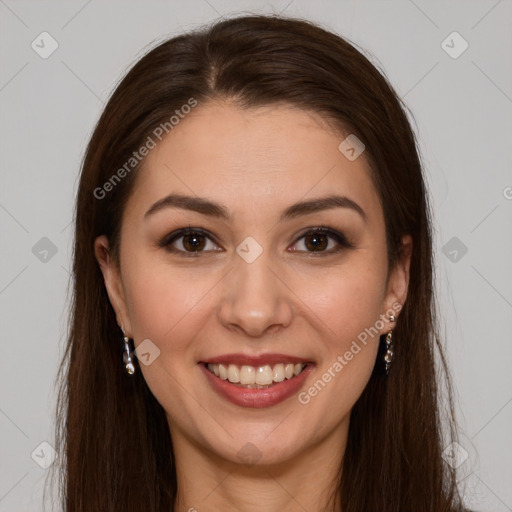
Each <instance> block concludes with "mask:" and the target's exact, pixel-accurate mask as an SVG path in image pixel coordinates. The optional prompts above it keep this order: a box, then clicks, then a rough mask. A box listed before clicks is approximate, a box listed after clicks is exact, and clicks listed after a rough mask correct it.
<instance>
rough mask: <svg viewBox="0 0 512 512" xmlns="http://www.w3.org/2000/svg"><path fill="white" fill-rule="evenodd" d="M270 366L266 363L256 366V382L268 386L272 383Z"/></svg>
mask: <svg viewBox="0 0 512 512" xmlns="http://www.w3.org/2000/svg"><path fill="white" fill-rule="evenodd" d="M272 376H273V374H272V368H270V366H269V365H268V364H267V365H265V366H258V368H256V384H260V385H263V386H268V385H269V384H272Z"/></svg>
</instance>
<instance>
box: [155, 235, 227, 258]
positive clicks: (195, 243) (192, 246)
mask: <svg viewBox="0 0 512 512" xmlns="http://www.w3.org/2000/svg"><path fill="white" fill-rule="evenodd" d="M209 241H210V243H211V245H213V248H209V247H207V246H208V242H209ZM159 245H160V247H165V248H166V249H167V250H169V251H170V252H177V253H182V254H184V255H193V256H199V254H200V253H202V252H211V251H218V250H219V249H216V248H215V247H216V245H215V244H214V243H213V241H212V239H211V237H210V236H208V235H207V234H206V232H204V231H203V230H202V229H199V228H194V229H181V230H179V231H175V232H174V233H171V234H170V235H168V236H166V237H164V239H163V240H162V241H161V242H160V243H159Z"/></svg>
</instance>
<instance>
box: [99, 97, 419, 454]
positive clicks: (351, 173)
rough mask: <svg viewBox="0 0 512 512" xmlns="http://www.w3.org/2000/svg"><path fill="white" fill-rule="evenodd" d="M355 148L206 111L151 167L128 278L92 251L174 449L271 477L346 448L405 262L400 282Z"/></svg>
mask: <svg viewBox="0 0 512 512" xmlns="http://www.w3.org/2000/svg"><path fill="white" fill-rule="evenodd" d="M344 138H345V137H344V136H341V135H339V134H338V133H335V132H334V131H333V130H332V129H329V128H328V127H327V125H326V124H324V123H323V122H322V120H321V118H319V117H317V116H315V115H313V114H310V113H306V112H305V111H301V110H298V109H293V108H288V107H283V106H281V107H275V106H272V107H262V108H257V109H256V108H255V109H247V110H242V109H239V108H237V107H235V106H233V105H230V104H227V103H209V104H204V105H201V104H199V105H198V107H197V108H196V109H194V111H193V112H192V113H191V114H189V116H188V117H186V118H185V119H183V120H181V121H180V123H179V125H177V126H176V127H174V129H173V130H172V132H170V134H169V135H168V136H167V137H166V138H164V139H163V141H162V142H161V143H160V144H159V145H158V146H157V147H156V148H154V149H152V150H151V151H150V152H149V154H148V156H147V157H146V158H145V161H144V167H143V168H142V169H141V170H140V172H139V174H138V175H137V179H136V182H135V188H134V191H133V193H132V195H131V196H130V199H129V200H128V203H127V205H126V209H125V211H124V215H123V222H122V229H121V246H120V247H121V248H120V270H118V268H117V267H116V266H115V265H114V263H113V262H112V259H110V258H108V257H107V256H106V251H105V250H104V249H105V248H106V247H108V242H107V240H106V239H105V237H100V238H98V239H97V240H96V244H95V247H96V254H97V258H98V261H99V262H100V265H101V268H102V271H103V275H104V278H105V284H106V286H107V290H108V293H109V297H110V300H111V302H112V305H113V307H114V308H115V310H116V314H117V320H118V323H119V325H122V326H123V327H124V330H125V331H126V334H127V335H128V336H129V337H131V338H133V339H134V343H135V347H136V348H137V347H138V357H139V363H140V364H139V367H140V371H142V374H143V376H144V378H145V380H146V382H147V384H148V386H149V388H150V389H151V391H152V393H153V394H154V396H155V397H156V399H157V400H158V401H159V402H160V404H161V405H162V406H163V408H164V409H165V411H166V413H167V417H168V421H169V426H170V429H171V434H172V436H173V442H174V443H176V442H177V441H176V440H178V439H179V440H182V441H183V442H186V443H190V444H194V445H195V446H198V447H200V449H201V450H203V452H205V453H210V454H212V455H215V456H220V457H221V458H223V459H225V460H230V461H232V462H240V461H247V460H248V459H251V458H252V459H253V460H255V459H258V460H259V463H275V462H278V461H286V460H289V459H291V458H292V457H294V456H295V455H297V454H299V453H300V452H304V451H305V450H308V449H310V448H312V447H314V446H316V445H317V444H318V443H320V442H322V441H325V440H327V439H331V438H332V439H334V438H336V439H338V441H337V442H338V444H339V439H343V437H344V436H345V435H346V432H347V428H348V421H349V415H350V411H351V409H352V407H353V405H354V403H355V402H356V400H357V399H358V397H359V396H360V395H361V393H362V391H363V389H364V387H365V385H366V383H367V382H368V379H369V377H370V374H371V372H372V369H373V367H374V364H375V359H376V354H377V349H378V341H379V335H380V334H383V333H386V332H388V331H389V329H390V328H391V327H393V325H394V324H392V323H390V322H389V320H388V317H389V315H390V314H394V315H395V316H396V317H398V311H399V309H400V306H399V305H397V304H403V302H404V300H405V296H406V292H407V282H408V257H405V256H404V258H403V260H402V262H401V263H400V264H399V265H398V266H397V267H396V269H395V270H394V271H393V272H391V273H390V275H389V276H388V261H387V257H386V254H387V252H386V240H385V227H384V218H383V211H382V207H381V204H380V202H379V198H378V195H377V191H376V189H375V187H374V185H373V183H372V180H371V179H370V174H369V168H368V167H367V164H366V162H365V159H364V156H365V155H364V152H363V154H362V155H361V156H360V157H358V158H355V159H353V155H352V153H353V152H351V151H350V149H349V150H348V152H347V151H346V148H345V153H343V152H342V151H340V149H338V147H339V145H340V143H341V142H342V140H343V139H344ZM349 140H350V139H349ZM346 155H347V156H349V157H350V159H349V158H347V156H346ZM172 196H182V199H180V200H179V201H178V200H177V199H176V198H174V199H172ZM335 196H336V197H337V199H336V200H332V201H331V202H325V203H324V202H323V201H324V200H325V198H328V197H331V198H334V197H335ZM166 198H167V199H166ZM210 203H211V204H210ZM213 203H214V204H215V206H214V205H213ZM292 205H293V206H292ZM321 226H324V227H325V229H326V230H327V231H326V232H319V231H318V228H319V227H321ZM189 228H190V230H191V233H189V234H187V233H186V232H185V233H183V232H181V233H179V231H180V230H186V229H189ZM198 231H199V232H198ZM404 242H405V243H406V251H404V254H407V253H408V252H410V239H409V237H404ZM388 277H389V279H388ZM113 342H114V341H113ZM117 342H118V341H117ZM117 342H116V343H117ZM208 363H210V364H213V363H215V364H214V365H213V366H210V369H208V368H207V364H208ZM222 363H223V364H222ZM303 363H304V364H306V366H305V367H304V370H303V371H302V373H301V374H299V375H297V376H295V374H294V373H293V372H295V373H298V372H299V371H300V370H301V369H302V367H303ZM119 364H120V365H121V364H122V361H121V356H120V361H119ZM219 364H221V366H219ZM216 373H218V376H216V375H215V374H216ZM292 374H293V375H294V376H292ZM226 375H227V379H226ZM290 377H291V378H290ZM126 378H130V377H128V376H127V377H126ZM240 378H242V382H246V383H247V382H248V383H251V382H255V384H245V386H244V387H242V386H241V385H240V383H238V384H237V383H236V381H237V380H239V379H240ZM270 379H272V380H270ZM230 381H233V382H230ZM276 381H277V382H276ZM257 382H260V383H263V384H261V385H262V386H266V385H268V382H273V384H272V385H271V386H270V387H266V388H263V389H259V388H258V387H255V386H256V383H257ZM247 386H251V387H247ZM340 436H341V437H340Z"/></svg>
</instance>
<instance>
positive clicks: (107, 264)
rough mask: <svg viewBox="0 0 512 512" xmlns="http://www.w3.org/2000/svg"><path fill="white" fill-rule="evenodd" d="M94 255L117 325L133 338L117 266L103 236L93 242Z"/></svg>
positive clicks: (106, 239)
mask: <svg viewBox="0 0 512 512" xmlns="http://www.w3.org/2000/svg"><path fill="white" fill-rule="evenodd" d="M94 254H95V256H96V260H97V261H98V263H99V266H100V269H101V273H102V274H103V281H104V283H105V288H106V289H107V294H108V298H109V300H110V304H112V307H113V308H114V311H115V314H116V320H117V323H118V325H119V327H120V328H121V330H122V331H123V333H124V334H125V335H126V336H128V337H130V338H131V337H133V336H132V335H131V333H132V326H131V323H130V319H129V316H128V310H127V307H126V299H125V293H124V288H123V283H122V280H121V274H120V271H119V268H118V266H117V265H116V264H115V262H114V261H113V259H112V257H111V256H110V253H109V243H108V238H107V237H106V236H105V235H101V236H99V237H98V238H96V240H95V241H94Z"/></svg>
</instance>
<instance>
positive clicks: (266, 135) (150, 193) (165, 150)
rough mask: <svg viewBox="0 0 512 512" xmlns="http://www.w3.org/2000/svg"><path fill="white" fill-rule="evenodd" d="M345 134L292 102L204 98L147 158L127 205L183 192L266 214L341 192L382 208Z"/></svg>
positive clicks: (236, 209)
mask: <svg viewBox="0 0 512 512" xmlns="http://www.w3.org/2000/svg"><path fill="white" fill-rule="evenodd" d="M345 137H346V134H341V133H340V132H339V131H336V130H334V129H333V128H332V126H330V125H329V124H328V123H327V122H326V121H325V120H324V119H323V118H322V117H320V116H318V115H316V114H314V113H311V112H306V111H304V110H300V109H297V108H293V107H289V106H265V107H258V108H250V109H242V108H239V107H237V106H235V105H233V104H229V103H217V102H215V103H208V104H204V105H201V104H199V105H198V106H197V107H196V108H195V109H194V111H193V112H192V113H190V114H189V115H188V116H186V117H185V118H184V119H182V120H180V122H179V124H178V125H176V126H175V127H174V129H173V130H172V131H171V132H170V133H169V135H167V136H166V137H165V138H164V139H163V140H162V142H160V143H159V144H158V145H157V146H156V147H155V148H154V149H152V150H151V151H150V152H149V154H148V155H147V156H146V157H145V160H144V164H143V166H142V168H141V169H140V170H139V171H138V176H137V179H136V183H135V185H134V187H135V191H134V194H132V198H131V205H130V206H131V209H138V210H141V209H143V208H146V209H147V208H149V206H150V205H151V204H153V203H154V202H155V201H157V200H158V199H160V198H162V197H164V196H165V195H167V194H170V193H181V194H187V195H196V196H201V197H211V198H215V200H216V201H218V202H221V203H222V204H225V205H226V206H227V207H228V208H229V210H230V211H232V212H233V213H239V214H240V215H243V214H244V212H247V213H249V212H250V213H252V214H253V215H254V214H255V213H257V214H258V215H260V216H261V214H262V213H264V212H270V211H272V212H273V211H274V209H275V210H281V209H282V207H284V206H286V205H288V204H291V203H294V202H296V201H298V200H300V199H301V198H303V199H308V198H313V197H315V198H316V197H321V196H325V195H329V194H334V193H339V194H343V195H345V196H347V197H350V198H351V199H353V200H354V201H356V202H358V203H364V204H365V205H366V208H365V209H366V210H370V211H369V212H368V213H369V215H371V214H372V209H373V210H375V211H374V212H373V213H374V214H378V211H377V210H378V203H379V200H378V196H377V192H376V190H375V187H374V185H373V182H372V179H371V175H370V170H369V166H368V165H367V162H366V160H365V159H364V157H363V156H361V157H359V158H357V159H355V160H353V161H350V160H349V159H347V158H346V157H345V156H344V154H343V153H342V152H340V150H339V149H338V147H339V145H340V143H341V142H342V140H343V139H344V138H345ZM144 211H145V210H144Z"/></svg>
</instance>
